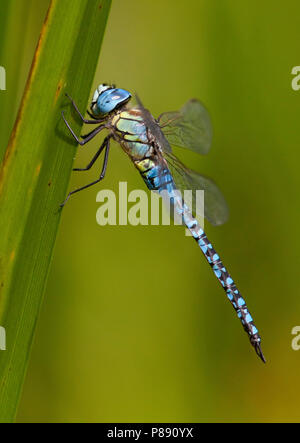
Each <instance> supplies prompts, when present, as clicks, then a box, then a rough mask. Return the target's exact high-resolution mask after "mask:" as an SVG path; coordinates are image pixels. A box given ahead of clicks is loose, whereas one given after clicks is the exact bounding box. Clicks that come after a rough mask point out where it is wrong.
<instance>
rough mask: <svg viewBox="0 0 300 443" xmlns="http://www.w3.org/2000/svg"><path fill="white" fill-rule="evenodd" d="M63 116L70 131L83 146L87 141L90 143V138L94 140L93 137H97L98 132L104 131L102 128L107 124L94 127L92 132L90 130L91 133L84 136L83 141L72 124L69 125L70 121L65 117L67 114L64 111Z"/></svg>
mask: <svg viewBox="0 0 300 443" xmlns="http://www.w3.org/2000/svg"><path fill="white" fill-rule="evenodd" d="M61 115H62V118H63V120H64V122H65V124H66V126H67V128H68V129H69V131H70V132H71V134H72V136H73V137H74V139H75V140H76V141H77V143H78V144H79V145H81V146H83V145H85V144H86V143H88V142H89V141H90V140H92V138H94V137H95V135H97V134H98V132H100V131H102V129H104V128H105V125H100V126H98V128H96V129H94V130H93V131H92V132H90V133H89V134H87V135H86V136H83V138H84V140H83V141H81V140H79V138H78V137H77V135H76V134H75V132H74V131H73V129H72V128H71V126H70V125H69V123H68V122H67V120H66V118H65V114H64V112H62V113H61Z"/></svg>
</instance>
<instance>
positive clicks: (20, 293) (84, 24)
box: [0, 0, 111, 422]
mask: <svg viewBox="0 0 300 443" xmlns="http://www.w3.org/2000/svg"><path fill="white" fill-rule="evenodd" d="M110 3H111V1H110V0H102V1H101V0H74V1H72V2H68V1H57V0H53V1H52V2H51V6H50V9H49V11H48V15H47V19H46V21H45V24H44V27H43V30H42V33H41V38H40V41H39V44H38V48H37V51H36V54H35V58H34V62H33V65H32V69H31V73H30V76H29V80H28V83H27V87H26V91H25V95H24V97H23V101H22V105H21V108H20V111H19V115H18V118H17V122H16V125H15V128H14V131H13V134H12V136H11V139H10V142H9V145H8V148H7V150H6V153H5V156H4V159H3V162H2V164H1V166H0V207H1V214H0V232H1V236H0V324H1V326H4V327H5V328H6V332H7V350H6V351H5V352H2V353H1V354H0V421H4V422H6V421H12V420H13V418H14V416H15V413H16V408H17V403H18V399H19V395H20V392H21V388H22V384H23V379H24V375H25V371H26V366H27V362H28V356H29V352H30V347H31V343H32V337H33V334H34V329H35V325H36V322H37V318H38V313H39V310H40V306H41V301H42V295H43V291H44V287H45V282H46V278H47V275H48V271H49V265H50V262H51V257H52V252H53V246H54V243H55V238H56V234H57V229H58V225H59V220H60V211H59V203H60V202H61V201H63V200H64V198H65V194H66V190H67V186H68V182H69V177H70V172H71V167H72V162H73V157H74V153H75V144H74V143H73V142H72V141H70V138H69V137H68V136H67V133H66V132H65V128H64V126H63V124H62V122H61V119H60V113H61V109H62V107H63V106H65V105H67V101H66V100H65V99H64V92H66V91H68V92H69V93H70V94H71V95H75V96H76V100H77V101H78V104H79V106H80V107H81V109H82V110H83V109H85V106H86V104H87V100H88V96H89V92H90V88H91V84H92V81H93V76H94V73H95V69H96V65H97V61H98V55H99V51H100V47H101V42H102V38H103V34H104V29H105V24H106V20H107V17H108V13H109V9H110ZM73 126H74V129H75V130H76V131H78V133H80V125H79V124H78V123H76V122H74V125H73Z"/></svg>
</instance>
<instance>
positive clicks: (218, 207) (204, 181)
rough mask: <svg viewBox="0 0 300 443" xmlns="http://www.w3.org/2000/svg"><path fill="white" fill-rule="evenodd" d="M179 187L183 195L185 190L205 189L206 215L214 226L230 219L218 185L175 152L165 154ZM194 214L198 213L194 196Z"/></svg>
mask: <svg viewBox="0 0 300 443" xmlns="http://www.w3.org/2000/svg"><path fill="white" fill-rule="evenodd" d="M164 157H165V159H166V161H167V163H168V167H169V169H170V172H171V174H172V176H173V179H174V182H175V185H176V187H177V189H178V190H179V191H180V192H181V195H182V196H183V195H184V194H183V192H184V190H186V189H187V190H191V191H193V193H195V192H196V191H197V190H203V191H204V217H205V218H206V219H207V220H208V221H209V222H210V223H211V224H212V225H214V226H217V225H222V224H223V223H225V222H226V221H227V219H228V213H229V211H228V206H227V203H226V201H225V198H224V197H223V194H222V193H221V191H220V190H219V188H218V186H217V185H216V184H215V183H214V182H213V181H212V180H211V179H210V178H208V177H205V176H203V175H201V174H199V173H198V172H195V171H193V170H192V169H188V168H187V167H186V166H184V165H183V164H182V163H181V161H180V160H179V159H178V158H177V157H175V155H173V154H165V155H164ZM192 211H193V214H194V215H195V213H196V199H195V196H193V207H192Z"/></svg>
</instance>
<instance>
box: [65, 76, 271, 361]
mask: <svg viewBox="0 0 300 443" xmlns="http://www.w3.org/2000/svg"><path fill="white" fill-rule="evenodd" d="M66 96H67V97H68V99H69V100H70V101H71V103H72V106H73V107H74V109H75V111H76V112H77V114H78V115H79V117H80V118H81V120H82V122H83V123H85V124H87V125H95V126H96V128H95V129H93V130H92V131H91V132H89V133H87V134H86V135H82V136H80V137H77V135H76V134H75V132H74V131H73V129H72V127H71V125H70V124H69V123H68V121H67V120H66V118H65V115H64V112H62V117H63V120H64V122H65V124H66V126H67V128H68V130H69V131H70V133H71V134H72V136H73V137H74V139H75V140H76V142H77V143H78V144H79V145H85V144H86V143H88V142H89V141H90V140H92V139H93V138H94V137H95V136H96V135H97V134H99V133H100V132H101V131H102V130H107V131H108V132H107V135H106V137H105V138H104V141H103V143H102V144H101V146H100V148H99V149H98V150H97V152H96V154H95V155H94V156H93V158H92V159H91V161H90V162H89V164H88V165H87V166H86V167H85V168H76V169H73V170H74V171H88V170H90V169H91V167H92V166H93V165H94V164H95V162H96V160H97V159H98V158H99V156H100V155H101V153H102V152H103V151H104V159H103V165H102V169H101V173H100V176H99V178H98V179H97V180H95V181H93V182H91V183H89V184H87V185H85V186H82V187H80V188H78V189H75V190H74V191H72V192H70V193H69V194H68V196H67V198H66V200H65V201H64V202H63V203H62V204H61V206H62V207H63V206H64V205H65V204H66V202H67V201H68V200H69V198H70V197H71V195H73V194H75V193H77V192H79V191H82V190H83V189H86V188H89V187H91V186H93V185H95V184H96V183H99V182H100V181H101V180H103V179H104V177H105V173H106V170H107V164H108V157H109V151H110V142H111V140H115V141H116V142H117V143H119V145H120V146H121V148H122V149H123V150H124V151H125V152H126V154H127V155H128V156H129V158H130V159H131V161H132V162H133V164H134V166H135V167H136V169H137V170H138V171H139V173H140V175H141V177H142V178H143V180H144V182H145V184H146V185H147V187H148V188H149V189H150V190H151V191H155V192H157V193H159V194H163V193H167V194H168V196H169V198H170V200H171V201H172V205H173V207H174V208H175V211H176V212H177V214H179V216H180V217H181V219H182V222H183V224H184V225H185V226H186V228H187V229H188V230H189V231H190V233H191V235H192V237H193V238H194V239H195V241H196V242H197V244H198V246H199V247H200V249H201V251H202V253H203V254H204V257H205V258H206V260H207V262H208V263H209V265H210V267H211V268H212V270H213V272H214V274H215V276H216V278H217V280H218V281H219V283H220V284H221V286H222V288H223V289H224V291H225V293H226V295H227V298H228V299H229V301H230V303H231V304H232V306H233V308H234V310H235V312H236V314H237V316H238V318H239V319H240V321H241V324H242V326H243V328H244V330H245V331H246V333H247V334H248V337H249V339H250V343H251V345H252V346H253V347H254V349H255V351H256V353H257V355H258V356H259V357H260V358H261V360H262V361H263V362H264V363H265V362H266V360H265V357H264V355H263V352H262V349H261V337H260V335H259V332H258V329H257V327H256V326H255V323H254V321H253V318H252V316H251V314H250V312H249V309H248V307H247V304H246V302H245V300H244V298H243V297H242V295H241V293H240V291H239V290H238V288H237V286H236V284H235V282H234V280H233V279H232V277H231V275H230V274H229V272H228V271H227V269H226V268H225V266H224V264H223V262H222V260H221V258H220V257H219V255H218V254H217V252H216V251H215V249H214V247H213V246H212V243H211V242H210V241H209V240H208V238H207V236H206V234H205V232H204V230H203V228H202V226H201V224H200V223H199V221H198V220H197V218H196V216H195V215H194V214H195V208H194V202H193V204H192V207H189V206H188V205H187V204H186V203H185V202H184V200H183V199H182V198H179V195H182V194H181V193H182V192H183V191H184V190H186V189H188V190H192V191H196V190H203V191H204V195H205V200H204V216H205V218H206V219H207V220H208V221H209V222H210V223H211V224H212V225H220V224H222V223H224V222H225V221H226V220H227V217H228V207H227V204H226V201H225V199H224V197H223V195H222V193H221V191H220V190H219V188H218V187H217V185H216V184H215V183H214V182H213V181H212V180H211V179H210V178H208V177H205V176H204V175H201V174H199V173H198V172H196V171H193V170H192V169H189V168H187V167H186V166H185V165H184V164H183V163H182V162H181V161H180V160H179V159H178V158H177V156H176V155H175V154H174V152H173V149H172V147H174V146H175V147H179V148H186V149H189V150H191V151H193V152H196V153H197V154H207V153H208V151H209V149H210V146H211V141H212V126H211V121H210V117H209V113H208V111H207V110H206V108H205V106H204V105H203V104H202V103H201V102H200V101H198V100H196V99H192V100H189V101H188V102H187V103H186V104H185V105H184V106H183V107H182V108H181V109H180V110H179V111H174V112H164V113H163V114H161V115H160V116H159V117H158V118H157V119H155V118H154V117H153V116H152V114H151V112H150V111H149V110H148V109H146V108H145V107H144V106H143V104H142V102H141V100H140V99H139V97H138V96H136V104H135V105H132V104H131V103H129V102H130V100H131V99H132V94H131V93H130V92H129V91H127V90H125V89H120V88H117V87H116V86H115V85H108V84H105V83H103V84H101V85H100V86H98V88H97V89H96V91H95V93H94V96H93V99H92V101H91V104H90V109H89V110H88V111H87V113H88V116H89V118H88V119H87V118H84V116H83V115H82V114H81V112H80V110H79V108H78V106H77V105H76V103H75V101H74V100H73V99H72V98H71V97H70V96H69V95H68V94H66Z"/></svg>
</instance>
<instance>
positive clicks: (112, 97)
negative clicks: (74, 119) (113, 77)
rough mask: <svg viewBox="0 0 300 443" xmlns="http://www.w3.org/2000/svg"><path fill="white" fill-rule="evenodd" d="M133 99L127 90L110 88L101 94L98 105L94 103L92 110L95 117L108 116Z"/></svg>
mask: <svg viewBox="0 0 300 443" xmlns="http://www.w3.org/2000/svg"><path fill="white" fill-rule="evenodd" d="M130 98H131V94H130V92H128V91H126V90H125V89H115V88H109V89H107V90H105V91H103V92H101V94H99V96H98V98H97V101H96V103H92V106H91V109H92V112H93V114H94V115H100V114H108V113H109V112H112V111H114V110H115V109H117V108H118V107H120V106H121V105H123V104H125V103H127V102H128V101H129V100H130Z"/></svg>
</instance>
